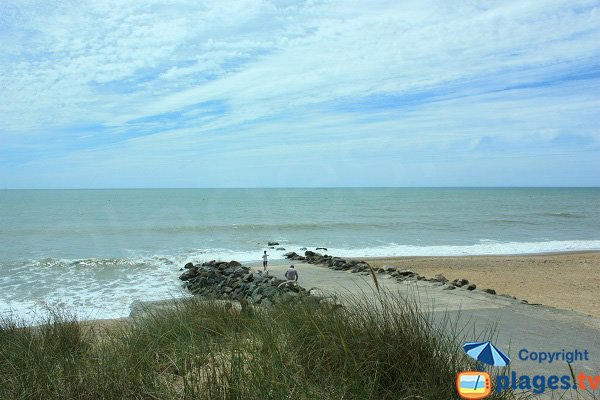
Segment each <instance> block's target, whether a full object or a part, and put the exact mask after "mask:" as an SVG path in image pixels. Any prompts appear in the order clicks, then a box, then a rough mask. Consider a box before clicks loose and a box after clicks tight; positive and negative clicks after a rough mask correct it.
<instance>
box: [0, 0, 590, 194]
mask: <svg viewBox="0 0 600 400" xmlns="http://www.w3.org/2000/svg"><path fill="white" fill-rule="evenodd" d="M598 21H600V4H599V3H598V2H597V1H574V2H568V3H565V2H537V1H526V2H525V1H506V2H501V3H490V2H484V1H475V2H469V3H468V4H467V3H454V2H442V3H440V2H435V1H430V2H422V1H419V2H416V1H415V2H397V1H379V2H375V3H372V2H370V3H369V4H366V3H364V4H362V5H356V4H355V3H353V4H350V3H345V4H341V3H339V2H330V1H306V2H300V1H298V2H284V1H235V2H233V1H232V2H223V1H212V2H210V1H209V2H202V4H193V3H190V2H185V1H168V2H167V1H128V2H123V1H116V0H115V1H109V0H104V1H95V2H91V3H86V4H81V3H80V2H71V1H65V2H61V3H59V4H58V6H55V5H54V4H53V5H51V6H50V5H48V4H45V3H36V2H32V3H23V2H20V1H8V2H2V4H0V38H1V39H2V43H3V46H2V47H1V48H0V88H1V89H2V90H1V91H0V136H1V137H2V142H1V144H0V172H2V176H3V182H1V183H2V184H3V185H4V186H10V187H17V186H19V187H21V186H24V187H28V186H41V187H47V186H69V187H70V186H178V185H181V186H223V185H222V184H221V183H223V182H227V184H229V185H232V186H247V185H252V184H254V183H256V184H257V185H261V184H263V185H267V186H271V185H287V184H290V185H311V184H317V185H321V184H323V185H345V184H357V185H360V184H371V183H373V182H375V183H377V184H382V185H385V184H389V185H396V184H421V185H439V184H446V183H447V182H448V178H449V176H450V175H449V174H455V175H453V176H454V178H456V179H455V181H456V182H458V183H457V184H468V183H469V182H471V183H472V184H486V181H485V176H483V175H482V174H483V173H482V172H480V171H478V169H477V165H478V164H477V163H479V162H480V161H477V160H481V159H482V158H483V157H485V158H486V160H488V161H486V162H487V163H488V164H489V165H490V166H489V168H496V169H502V168H508V167H507V161H506V157H505V156H507V155H508V156H514V155H516V156H519V157H522V158H523V161H522V163H521V168H522V169H524V170H527V171H529V172H526V171H520V170H518V169H517V170H515V165H517V164H519V163H515V162H514V160H513V161H512V162H510V163H512V164H511V166H509V167H510V168H508V169H509V170H512V171H513V172H514V173H515V174H521V175H520V176H519V177H518V179H517V178H515V179H513V180H512V181H511V180H510V179H509V181H508V182H507V181H506V180H505V176H502V178H501V179H496V180H493V179H491V180H489V181H488V182H487V183H488V184H502V183H503V182H504V184H537V182H540V181H548V182H550V183H552V182H554V183H555V184H565V183H564V181H565V179H567V178H566V177H568V176H570V177H571V182H572V184H586V185H589V184H594V185H597V184H600V181H598V178H594V177H590V175H589V174H587V173H585V171H587V170H588V169H590V168H596V167H599V166H600V165H599V164H598V163H599V161H594V160H598V159H600V157H597V156H598V153H600V129H599V128H598V126H600V124H599V122H600V121H599V120H600V113H599V112H598V110H599V109H600V108H599V106H600V91H599V90H598V89H600V88H599V86H600V73H598V72H597V71H599V69H598V67H599V66H600V46H599V45H598V43H600V23H599V22H598ZM492 144H493V145H492ZM580 153H581V154H583V156H581V157H578V161H577V162H574V161H573V160H572V159H570V158H569V157H571V156H572V155H573V154H580ZM544 155H545V157H540V156H544ZM528 157H529V161H527V160H528ZM565 157H567V158H569V159H568V160H566V161H565ZM533 158H535V160H533ZM226 159H227V161H226V162H225V161H224V160H226ZM399 159H406V160H411V165H410V166H409V168H408V167H407V166H403V167H399V166H398V165H399V164H398V160H399ZM432 159H433V160H437V161H438V162H439V163H444V162H452V163H460V166H459V167H457V168H454V169H453V168H447V169H446V171H445V170H444V168H440V169H438V168H434V169H435V170H436V171H437V172H435V173H434V172H431V171H432V170H431V160H432ZM494 160H495V161H494ZM540 160H542V163H547V165H548V168H549V169H548V171H549V172H548V174H549V175H548V176H544V177H543V179H540V176H539V174H543V173H544V172H543V171H539V170H538V169H539V168H537V166H539V165H540ZM222 163H226V164H227V165H225V166H224V165H222ZM361 163H363V164H364V165H363V167H362V168H359V167H356V166H357V165H358V164H361ZM219 164H221V167H220V168H217V167H216V166H215V165H219ZM534 164H535V166H536V168H533V169H532V168H530V167H531V166H532V165H534ZM192 165H202V167H198V168H199V169H205V170H206V171H208V170H210V172H211V175H210V176H208V175H203V176H202V177H200V178H199V177H198V173H197V170H196V169H194V168H192V167H191V166H192ZM276 168H277V169H279V170H280V171H285V172H286V174H287V176H288V177H289V178H285V177H280V178H277V179H275V178H273V172H272V171H274V169H276ZM67 170H68V171H67ZM128 171H131V173H129V172H128ZM142 171H151V173H150V176H151V177H145V176H142V175H143V172H142ZM269 171H271V172H269ZM323 171H328V172H327V174H324V173H323ZM423 171H425V172H423ZM427 171H429V172H427ZM578 171H579V173H578ZM319 172H320V173H319ZM459 173H465V174H466V175H465V176H462V175H461V176H460V177H457V176H456V174H459ZM411 174H416V175H417V177H416V178H419V177H421V178H422V181H421V183H415V182H416V181H418V179H416V178H415V177H414V176H413V175H411ZM552 174H554V176H563V177H564V179H563V178H560V179H557V180H556V181H552V179H551V177H550V175H552ZM90 175H92V176H94V177H95V179H96V180H95V181H94V182H91V181H90V180H89V178H86V177H87V176H90ZM324 175H327V176H328V177H327V178H326V179H322V180H319V179H318V178H315V176H324ZM386 177H387V178H386ZM152 178H154V180H153V179H152ZM386 179H387V180H386ZM528 182H529V183H528ZM227 184H225V186H226V185H227Z"/></svg>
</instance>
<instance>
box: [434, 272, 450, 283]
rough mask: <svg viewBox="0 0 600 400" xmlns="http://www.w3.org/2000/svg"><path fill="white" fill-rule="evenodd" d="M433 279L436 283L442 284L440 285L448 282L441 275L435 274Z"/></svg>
mask: <svg viewBox="0 0 600 400" xmlns="http://www.w3.org/2000/svg"><path fill="white" fill-rule="evenodd" d="M433 279H435V280H436V281H438V282H442V283H446V282H448V279H447V278H446V277H445V276H444V275H442V274H437V275H436V276H435V278H433Z"/></svg>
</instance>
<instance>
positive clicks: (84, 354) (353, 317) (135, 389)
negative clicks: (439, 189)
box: [0, 293, 515, 400]
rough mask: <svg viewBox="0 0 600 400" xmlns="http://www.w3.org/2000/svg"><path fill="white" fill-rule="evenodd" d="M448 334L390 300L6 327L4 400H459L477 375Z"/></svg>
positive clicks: (220, 305) (209, 306)
mask: <svg viewBox="0 0 600 400" xmlns="http://www.w3.org/2000/svg"><path fill="white" fill-rule="evenodd" d="M448 324H449V321H444V322H442V323H441V324H440V323H439V321H438V322H437V323H434V322H433V321H432V320H431V319H430V317H429V314H427V313H423V312H421V311H420V310H419V309H418V307H417V306H416V304H414V303H411V302H410V301H406V300H404V299H402V298H400V297H398V296H395V295H392V294H389V293H386V294H383V295H380V296H379V297H378V299H377V300H376V301H374V302H371V301H368V300H367V299H366V297H365V298H362V297H360V298H359V297H357V298H354V299H351V300H350V301H349V303H347V304H346V306H345V307H339V306H338V305H335V304H332V303H325V302H323V303H316V302H314V301H289V302H286V303H283V304H276V305H274V306H271V307H255V308H251V307H244V308H243V309H241V308H239V307H235V306H232V305H231V304H229V303H225V302H218V301H200V300H198V299H195V298H194V299H190V300H189V301H184V302H178V303H177V305H176V306H174V307H173V308H171V309H161V310H152V309H149V310H148V312H146V313H144V314H143V315H142V316H140V317H138V318H136V319H134V320H132V321H131V322H130V323H127V324H121V325H118V326H115V327H112V328H101V327H98V326H95V325H94V324H85V323H81V322H77V320H76V319H75V318H74V317H72V316H68V315H64V314H57V313H55V314H53V315H50V317H49V319H48V321H47V323H46V324H44V325H41V326H38V327H26V326H24V324H22V323H19V322H15V321H14V320H10V319H5V320H3V321H0V398H1V399H202V398H207V399H261V400H262V399H456V398H458V396H457V394H456V389H455V379H456V374H457V373H458V372H460V371H463V370H471V369H474V368H475V365H474V363H473V360H471V359H469V358H468V357H466V356H465V355H464V353H463V351H462V350H461V348H460V345H459V344H460V342H459V341H457V338H456V337H454V336H453V335H452V333H451V331H452V329H449V326H448ZM490 398H495V399H509V398H515V395H514V394H513V393H511V392H509V391H507V392H503V393H502V394H496V393H494V394H493V395H492V397H490Z"/></svg>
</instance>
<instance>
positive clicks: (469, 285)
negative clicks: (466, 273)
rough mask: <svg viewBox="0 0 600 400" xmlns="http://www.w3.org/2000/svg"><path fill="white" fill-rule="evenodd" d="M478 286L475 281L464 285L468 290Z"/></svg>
mask: <svg viewBox="0 0 600 400" xmlns="http://www.w3.org/2000/svg"><path fill="white" fill-rule="evenodd" d="M476 288H477V285H475V284H474V283H469V284H468V285H464V286H463V289H467V290H475V289H476Z"/></svg>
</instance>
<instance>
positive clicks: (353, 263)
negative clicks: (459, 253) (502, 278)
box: [283, 250, 527, 303]
mask: <svg viewBox="0 0 600 400" xmlns="http://www.w3.org/2000/svg"><path fill="white" fill-rule="evenodd" d="M283 256H284V257H285V258H287V259H289V260H295V261H302V262H306V263H308V264H316V265H324V266H327V267H328V268H331V269H334V270H337V271H349V272H351V273H363V274H365V275H368V274H370V273H371V271H370V270H372V272H374V273H377V274H384V275H388V276H389V277H390V278H391V279H395V280H396V281H398V282H407V283H408V282H420V283H423V284H427V285H429V286H433V287H439V288H440V289H443V290H454V289H463V290H468V291H475V290H476V289H477V285H476V284H474V283H472V282H469V281H468V280H467V279H464V278H460V279H454V280H453V281H450V280H448V279H447V278H446V277H445V276H444V275H442V274H438V275H436V276H435V277H433V278H427V277H425V276H422V275H419V274H417V273H416V272H414V271H411V270H409V269H403V268H399V267H396V266H390V265H386V266H383V267H380V268H372V267H371V266H370V265H369V263H367V262H366V261H359V260H346V259H343V258H340V257H333V256H329V255H327V254H325V255H323V254H320V253H315V252H314V251H310V250H308V251H306V252H304V256H301V255H299V254H296V253H295V252H289V253H286V254H284V255H283ZM477 291H478V292H483V293H486V294H488V295H496V294H497V293H496V291H495V290H494V289H477ZM499 296H502V297H507V298H511V299H513V300H518V299H517V298H516V297H514V296H511V295H509V294H500V295H499ZM521 302H522V303H527V300H521Z"/></svg>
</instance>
